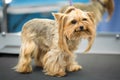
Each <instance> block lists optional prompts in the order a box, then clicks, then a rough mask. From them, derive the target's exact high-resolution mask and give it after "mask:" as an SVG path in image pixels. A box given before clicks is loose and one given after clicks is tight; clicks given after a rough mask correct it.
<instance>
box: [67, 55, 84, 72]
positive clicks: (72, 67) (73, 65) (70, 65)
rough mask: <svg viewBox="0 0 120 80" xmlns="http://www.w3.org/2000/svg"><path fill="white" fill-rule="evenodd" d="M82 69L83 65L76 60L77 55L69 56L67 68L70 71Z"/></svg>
mask: <svg viewBox="0 0 120 80" xmlns="http://www.w3.org/2000/svg"><path fill="white" fill-rule="evenodd" d="M80 69H82V66H80V65H79V64H78V63H77V62H76V61H75V56H74V55H73V56H69V58H67V70H68V71H70V72H73V71H78V70H80Z"/></svg>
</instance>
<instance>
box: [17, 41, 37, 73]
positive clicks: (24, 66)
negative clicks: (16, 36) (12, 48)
mask: <svg viewBox="0 0 120 80" xmlns="http://www.w3.org/2000/svg"><path fill="white" fill-rule="evenodd" d="M34 48H35V43H34V42H33V41H32V40H31V41H30V40H29V41H28V40H26V41H25V40H24V41H23V42H22V45H21V53H20V55H19V62H18V64H17V66H16V67H15V70H16V71H17V72H21V73H28V72H31V71H32V67H31V65H30V63H31V55H32V53H33V51H34Z"/></svg>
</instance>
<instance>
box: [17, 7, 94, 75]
mask: <svg viewBox="0 0 120 80" xmlns="http://www.w3.org/2000/svg"><path fill="white" fill-rule="evenodd" d="M53 16H54V18H55V20H50V19H32V20H30V21H28V22H27V23H25V24H24V26H23V28H22V32H21V38H22V45H21V53H20V55H19V62H18V64H17V65H16V67H15V70H16V71H17V72H20V73H28V72H31V71H32V67H31V65H30V63H31V60H32V57H33V58H34V60H35V63H36V65H37V66H39V67H42V68H43V70H44V72H45V74H47V75H50V76H58V77H60V76H64V75H66V70H67V71H71V72H72V71H78V70H80V69H81V68H82V67H81V66H80V65H78V63H77V62H76V61H75V54H73V51H75V50H76V49H77V47H78V45H79V43H80V41H81V39H83V38H84V39H88V46H87V48H86V50H85V52H87V51H89V50H90V48H91V46H92V44H93V42H94V39H95V35H96V26H95V20H94V19H95V17H94V14H93V13H92V12H83V11H82V10H80V9H77V8H75V7H72V6H71V7H68V9H67V10H66V11H65V12H64V13H53Z"/></svg>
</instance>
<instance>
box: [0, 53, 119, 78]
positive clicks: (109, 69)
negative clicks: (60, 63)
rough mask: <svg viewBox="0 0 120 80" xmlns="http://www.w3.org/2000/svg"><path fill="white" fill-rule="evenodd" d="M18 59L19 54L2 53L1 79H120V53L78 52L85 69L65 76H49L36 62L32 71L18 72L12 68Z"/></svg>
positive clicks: (0, 64)
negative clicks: (36, 65)
mask: <svg viewBox="0 0 120 80" xmlns="http://www.w3.org/2000/svg"><path fill="white" fill-rule="evenodd" d="M17 61H18V55H7V54H6V55H5V54H0V80H120V54H116V55H114V54H77V61H78V63H79V64H81V65H82V66H83V69H82V70H80V71H77V72H67V75H66V76H64V77H51V76H47V75H45V74H44V73H43V72H42V69H41V68H38V67H35V65H34V62H33V63H32V66H33V72H32V73H30V74H20V73H17V72H15V71H14V70H13V69H12V67H14V66H15V65H16V64H17Z"/></svg>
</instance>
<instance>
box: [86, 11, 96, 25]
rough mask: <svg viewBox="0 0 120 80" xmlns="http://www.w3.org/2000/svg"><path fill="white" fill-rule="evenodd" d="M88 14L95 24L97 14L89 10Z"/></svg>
mask: <svg viewBox="0 0 120 80" xmlns="http://www.w3.org/2000/svg"><path fill="white" fill-rule="evenodd" d="M87 15H88V16H89V17H90V19H91V21H92V22H93V23H94V24H95V15H94V13H93V12H87Z"/></svg>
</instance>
